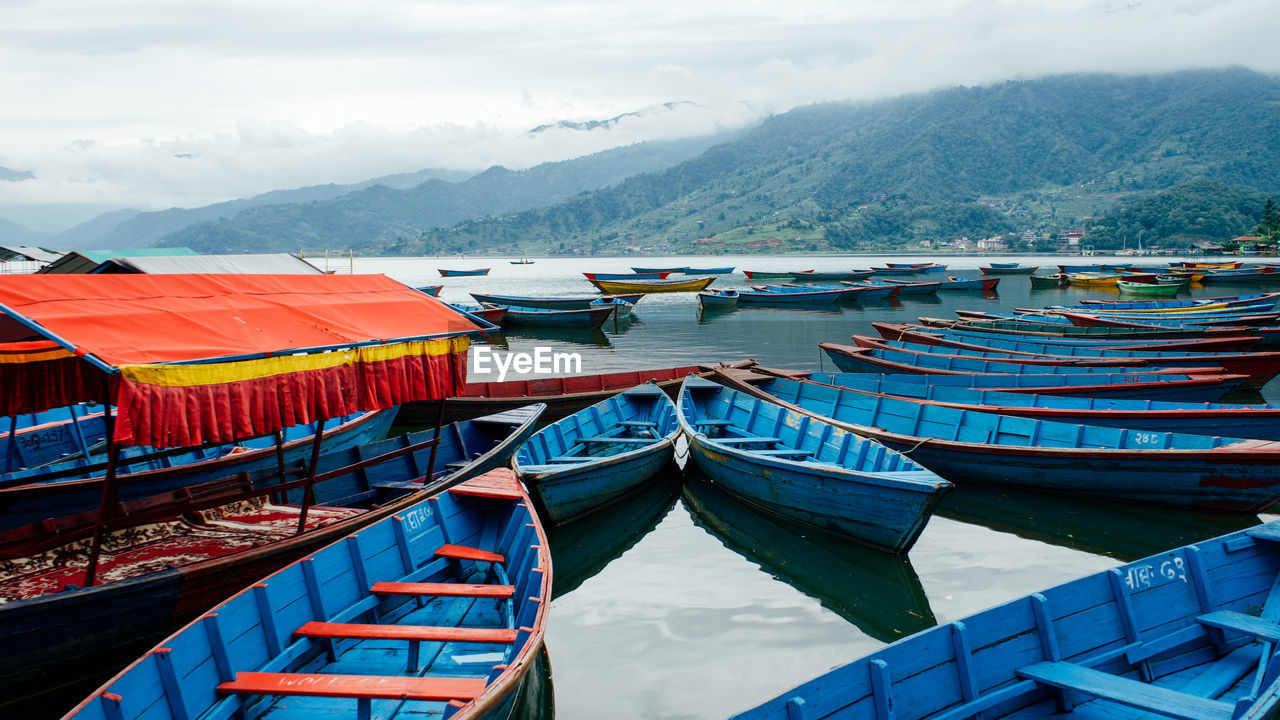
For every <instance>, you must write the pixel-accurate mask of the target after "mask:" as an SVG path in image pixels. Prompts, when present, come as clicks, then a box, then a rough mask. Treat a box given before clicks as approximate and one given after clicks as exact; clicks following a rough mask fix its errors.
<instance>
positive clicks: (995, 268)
mask: <svg viewBox="0 0 1280 720" xmlns="http://www.w3.org/2000/svg"><path fill="white" fill-rule="evenodd" d="M1039 269H1040V266H1039V265H1029V266H1027V267H1019V266H1018V263H991V264H990V265H987V266H980V267H979V268H978V270H980V271H982V274H983V275H1030V274H1032V273H1034V272H1035V271H1036V270H1039Z"/></svg>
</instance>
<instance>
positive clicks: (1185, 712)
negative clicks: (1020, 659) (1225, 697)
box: [1018, 661, 1235, 720]
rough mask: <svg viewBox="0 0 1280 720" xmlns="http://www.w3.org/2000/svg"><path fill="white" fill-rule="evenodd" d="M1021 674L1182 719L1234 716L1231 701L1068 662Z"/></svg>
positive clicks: (1041, 665)
mask: <svg viewBox="0 0 1280 720" xmlns="http://www.w3.org/2000/svg"><path fill="white" fill-rule="evenodd" d="M1018 675H1019V676H1021V677H1024V678H1027V679H1029V680H1034V681H1036V682H1037V683H1040V684H1042V685H1050V686H1052V687H1057V688H1061V689H1063V690H1076V691H1079V692H1083V693H1085V694H1088V695H1092V696H1094V697H1098V698H1102V699H1104V700H1110V701H1112V702H1115V703H1119V704H1121V705H1125V706H1127V707H1132V708H1137V709H1139V710H1147V711H1150V712H1155V713H1159V714H1161V715H1165V716H1168V717H1172V718H1182V719H1183V720H1231V718H1232V715H1233V712H1234V710H1235V706H1234V705H1233V704H1232V703H1226V702H1221V701H1218V700H1210V699H1208V698H1203V697H1198V696H1196V695H1189V694H1187V693H1184V692H1179V691H1177V690H1170V689H1168V688H1163V687H1159V686H1156V685H1150V684H1147V683H1144V682H1141V681H1139V680H1131V679H1129V678H1125V677H1120V676H1119V675H1112V674H1111V673H1106V672H1102V671H1100V670H1094V669H1092V668H1087V667H1085V666H1083V665H1076V664H1075V663H1069V662H1061V661H1059V662H1041V663H1035V664H1034V665H1028V666H1027V667H1024V668H1021V669H1020V670H1018Z"/></svg>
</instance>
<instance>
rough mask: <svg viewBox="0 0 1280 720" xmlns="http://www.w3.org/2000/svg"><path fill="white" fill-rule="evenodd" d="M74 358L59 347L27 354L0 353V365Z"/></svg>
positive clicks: (73, 354)
mask: <svg viewBox="0 0 1280 720" xmlns="http://www.w3.org/2000/svg"><path fill="white" fill-rule="evenodd" d="M75 356H76V354H75V353H73V352H71V351H70V350H67V349H66V348H61V347H57V348H49V349H48V350H37V351H35V352H29V353H0V364H4V365H24V364H26V363H35V362H48V361H50V360H62V359H65V358H73V357H75Z"/></svg>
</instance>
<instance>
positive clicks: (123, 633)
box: [0, 405, 545, 700]
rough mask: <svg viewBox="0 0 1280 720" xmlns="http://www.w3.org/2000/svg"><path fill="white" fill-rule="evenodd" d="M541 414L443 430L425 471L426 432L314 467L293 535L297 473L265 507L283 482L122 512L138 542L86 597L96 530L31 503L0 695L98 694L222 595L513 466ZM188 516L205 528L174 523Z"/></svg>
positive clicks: (15, 547)
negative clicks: (59, 682) (132, 659)
mask: <svg viewBox="0 0 1280 720" xmlns="http://www.w3.org/2000/svg"><path fill="white" fill-rule="evenodd" d="M544 407H545V406H543V405H531V406H527V407H526V408H522V409H520V410H516V411H508V412H506V413H502V414H498V415H490V416H486V417H483V418H477V419H475V420H470V421H464V422H460V423H455V424H452V425H447V426H444V427H443V428H441V432H440V435H439V437H440V444H439V446H438V448H437V449H436V453H435V457H434V464H431V465H428V463H429V462H431V461H432V458H431V450H430V445H431V443H432V442H433V439H434V437H435V433H434V431H431V430H426V431H419V432H414V433H409V434H407V435H402V436H397V437H394V438H388V439H386V440H380V441H377V442H374V443H370V444H367V445H362V446H358V447H355V448H350V449H346V450H341V451H337V452H330V453H324V454H322V455H321V456H320V457H319V460H318V462H317V466H316V467H317V475H316V480H315V483H314V484H312V501H311V503H310V504H309V505H308V510H307V512H306V516H305V528H304V531H303V532H301V533H298V532H297V528H298V525H299V522H300V520H301V519H302V518H303V517H304V516H303V513H302V510H301V508H302V506H303V505H304V502H305V499H304V497H303V495H304V493H305V486H303V484H302V483H301V482H300V481H299V480H297V478H298V472H297V471H296V470H293V471H291V472H290V473H289V474H288V475H287V477H288V478H290V486H291V487H290V488H289V489H288V490H286V491H285V493H284V494H282V495H279V497H278V498H277V500H276V501H271V500H269V499H268V498H269V497H270V496H269V495H268V493H270V492H271V491H272V490H273V489H275V487H276V486H277V485H278V483H279V477H278V474H277V473H275V472H264V473H260V474H259V475H257V476H256V477H253V478H244V479H241V478H238V477H231V478H226V479H224V480H222V481H218V482H211V483H206V484H204V485H200V486H196V487H193V488H190V489H189V493H190V497H191V498H193V499H188V498H189V495H188V493H187V492H179V493H168V494H161V495H153V496H150V497H146V498H141V499H138V500H135V501H133V502H130V503H122V509H125V510H127V511H128V512H129V517H130V518H131V519H130V521H129V522H130V523H131V524H132V527H133V528H141V529H143V530H145V531H146V532H145V533H143V534H141V535H138V534H137V530H134V529H131V528H130V527H125V528H122V529H119V530H117V531H115V533H114V536H115V537H117V538H118V540H116V541H114V542H113V546H114V551H113V553H112V555H111V556H110V557H109V559H107V560H106V561H105V562H104V565H103V567H102V569H101V570H100V571H99V574H100V575H102V576H103V581H102V582H101V583H100V584H98V585H95V586H93V587H77V586H78V585H80V584H81V579H82V576H83V574H84V562H85V558H84V554H83V552H81V553H78V554H77V553H75V552H73V551H74V549H75V548H76V547H77V546H78V545H77V544H78V543H83V542H84V540H83V538H84V537H86V534H88V533H91V531H92V521H93V519H94V518H93V517H85V516H84V515H83V514H80V515H59V514H58V513H56V512H51V511H49V510H48V508H47V498H41V497H40V496H36V497H35V498H34V500H35V501H36V502H37V503H38V505H37V510H36V511H33V512H31V513H30V514H31V516H32V517H39V518H40V520H38V521H36V522H35V523H34V524H33V525H29V526H25V527H12V526H11V527H10V529H9V530H6V531H5V532H3V533H0V557H3V558H4V559H5V560H7V561H9V562H12V563H20V564H21V565H23V566H25V568H26V572H25V573H23V574H20V575H17V576H13V577H9V578H7V581H6V582H5V583H3V584H0V595H2V596H3V597H4V598H5V599H6V600H7V602H5V603H3V604H0V629H3V631H2V632H0V687H2V688H6V689H8V690H10V691H16V690H17V688H19V687H24V686H26V685H30V683H31V680H32V678H33V677H46V676H47V675H48V674H49V673H50V672H51V671H52V670H53V669H54V668H57V669H58V671H60V672H67V673H69V675H68V679H75V680H79V679H80V678H89V679H90V680H101V679H102V678H103V676H104V671H105V673H108V674H109V673H110V672H113V671H114V670H115V669H116V668H118V667H119V661H120V660H123V659H125V658H121V657H120V653H121V651H123V652H125V653H127V654H129V655H132V656H136V655H137V654H138V653H140V652H142V651H143V650H144V649H145V648H146V647H148V646H150V645H151V644H153V643H155V642H157V641H158V640H159V639H160V638H162V637H164V635H165V634H166V633H169V632H171V631H173V630H174V629H175V628H177V627H179V626H181V625H182V624H183V623H185V622H187V621H189V620H191V619H192V618H193V617H195V616H196V615H197V614H198V613H200V612H203V611H204V610H205V609H207V608H208V607H210V606H211V605H213V604H214V603H216V602H218V601H219V600H220V599H222V598H223V597H225V596H226V593H227V591H228V589H229V588H228V586H229V585H230V586H232V587H235V586H243V585H247V584H248V583H250V582H253V581H255V580H257V579H258V578H261V577H262V576H263V575H265V574H266V573H268V572H271V571H273V570H275V569H276V568H278V567H280V566H281V565H283V564H285V563H286V562H289V561H292V560H294V559H296V558H297V557H299V556H300V555H301V554H302V553H305V552H309V551H311V550H313V549H315V548H318V547H321V546H323V545H326V544H328V543H331V542H335V541H337V540H338V539H340V538H342V537H343V536H345V535H347V534H349V533H352V532H354V531H356V530H358V529H360V528H362V527H364V526H366V525H368V524H370V523H373V522H375V521H377V520H379V519H380V518H386V517H390V516H392V515H395V514H397V513H400V512H403V511H405V510H406V509H408V508H409V507H411V506H413V505H414V504H416V503H418V502H419V501H421V500H422V499H423V498H424V497H425V496H426V495H427V494H428V490H429V489H430V488H434V487H447V486H448V485H450V484H454V483H458V482H462V481H464V480H466V479H468V478H472V477H475V476H477V475H480V474H483V473H485V472H488V471H489V470H492V469H494V468H498V467H502V466H505V465H507V464H508V463H509V462H510V460H511V457H512V455H513V454H514V452H515V450H516V448H518V447H519V446H520V445H521V444H522V443H523V442H524V441H525V440H526V439H527V438H528V437H529V436H530V435H532V434H533V431H534V428H535V426H536V423H537V421H538V420H539V418H540V416H541V414H542V411H543V409H544ZM428 467H430V468H431V471H430V472H429V473H428V472H427V469H428ZM40 508H44V510H43V511H42V512H40V511H39V510H40ZM183 513H185V514H186V515H187V516H188V517H195V518H196V519H197V520H198V521H199V522H195V523H193V522H191V521H188V520H184V519H181V515H182V514H183ZM117 524H119V523H117ZM45 525H53V526H56V527H58V528H59V535H58V536H57V537H53V538H51V537H50V536H49V535H48V533H47V532H46V533H44V534H41V533H39V532H38V530H39V528H40V527H41V526H45ZM130 543H133V545H132V546H131V545H130ZM51 545H52V547H51ZM138 558H146V559H147V562H145V563H140V562H136V560H137V559H138ZM64 586H65V587H66V589H63V588H64ZM113 660H115V661H116V664H114V665H113V664H112V661H113ZM40 687H45V685H43V684H42V685H41V686H40ZM54 687H56V686H54ZM25 690H26V691H30V690H31V688H25ZM69 699H70V698H68V700H69Z"/></svg>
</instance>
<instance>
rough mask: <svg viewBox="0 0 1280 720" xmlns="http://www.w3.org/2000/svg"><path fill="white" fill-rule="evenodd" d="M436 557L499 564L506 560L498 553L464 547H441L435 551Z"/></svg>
mask: <svg viewBox="0 0 1280 720" xmlns="http://www.w3.org/2000/svg"><path fill="white" fill-rule="evenodd" d="M436 556H437V557H442V558H449V559H451V560H476V561H478V562H492V563H501V562H506V558H504V557H502V556H501V555H499V554H498V553H495V552H489V551H488V550H481V549H479V548H473V547H466V546H465V545H441V546H440V547H439V549H437V550H436Z"/></svg>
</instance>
